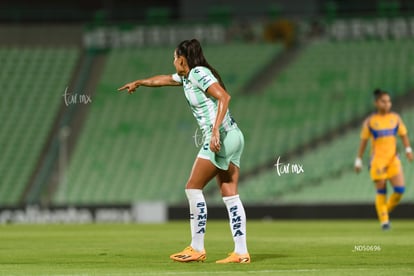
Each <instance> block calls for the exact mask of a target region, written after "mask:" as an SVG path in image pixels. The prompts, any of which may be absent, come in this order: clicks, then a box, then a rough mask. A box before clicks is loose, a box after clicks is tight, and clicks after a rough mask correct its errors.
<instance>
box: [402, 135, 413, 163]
mask: <svg viewBox="0 0 414 276" xmlns="http://www.w3.org/2000/svg"><path fill="white" fill-rule="evenodd" d="M401 140H402V142H403V144H404V147H405V154H406V155H407V159H408V160H409V161H413V150H412V148H411V146H410V139H408V135H402V136H401Z"/></svg>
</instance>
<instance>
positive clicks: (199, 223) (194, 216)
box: [185, 189, 207, 251]
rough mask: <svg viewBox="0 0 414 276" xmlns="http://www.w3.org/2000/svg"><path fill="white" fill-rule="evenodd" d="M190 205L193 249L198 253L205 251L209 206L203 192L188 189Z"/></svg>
mask: <svg viewBox="0 0 414 276" xmlns="http://www.w3.org/2000/svg"><path fill="white" fill-rule="evenodd" d="M185 194H186V195H187V199H188V203H189V205H190V228H191V247H192V248H194V249H195V250H197V251H202V250H204V234H205V233H206V224H207V205H206V201H205V199H204V195H203V190H200V189H186V190H185Z"/></svg>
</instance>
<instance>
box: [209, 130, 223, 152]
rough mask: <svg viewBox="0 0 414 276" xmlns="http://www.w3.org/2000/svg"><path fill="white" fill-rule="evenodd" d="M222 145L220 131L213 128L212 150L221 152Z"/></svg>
mask: <svg viewBox="0 0 414 276" xmlns="http://www.w3.org/2000/svg"><path fill="white" fill-rule="evenodd" d="M220 147H221V145H220V132H219V130H218V129H214V128H213V130H212V134H211V140H210V150H211V151H212V152H219V151H220Z"/></svg>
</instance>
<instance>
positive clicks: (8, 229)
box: [0, 219, 414, 276]
mask: <svg viewBox="0 0 414 276" xmlns="http://www.w3.org/2000/svg"><path fill="white" fill-rule="evenodd" d="M392 226H393V228H392V230H391V231H389V232H382V231H381V230H380V229H379V224H378V222H377V221H375V220H374V219H373V220H352V221H351V220H342V221H327V220H324V221H313V220H312V221H306V220H305V221H252V220H251V221H249V222H248V229H247V230H248V246H249V251H250V253H251V257H252V263H251V264H226V265H223V264H215V260H217V259H221V258H223V257H225V256H226V255H227V253H228V252H230V251H232V249H233V248H232V247H233V242H232V238H231V235H230V229H229V226H228V223H227V221H211V220H210V221H209V222H208V224H207V234H206V244H205V245H206V250H207V261H206V262H204V263H175V262H173V261H171V260H170V259H169V258H168V257H169V255H170V254H172V253H175V252H177V251H179V250H181V249H183V248H184V247H185V246H187V245H188V241H189V225H188V223H187V222H171V223H166V224H160V225H147V224H114V225H113V224H92V225H91V224H88V225H3V226H0V275H255V276H258V275H302V274H303V275H409V274H413V273H414V221H413V220H394V221H393V224H392Z"/></svg>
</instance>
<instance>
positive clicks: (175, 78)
mask: <svg viewBox="0 0 414 276" xmlns="http://www.w3.org/2000/svg"><path fill="white" fill-rule="evenodd" d="M172 78H173V80H174V81H176V82H178V83H181V84H182V83H183V80H182V79H181V77H180V76H179V75H178V74H177V73H175V74H172Z"/></svg>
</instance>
